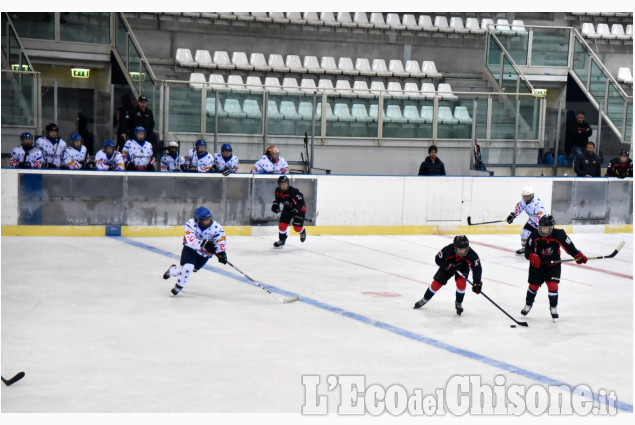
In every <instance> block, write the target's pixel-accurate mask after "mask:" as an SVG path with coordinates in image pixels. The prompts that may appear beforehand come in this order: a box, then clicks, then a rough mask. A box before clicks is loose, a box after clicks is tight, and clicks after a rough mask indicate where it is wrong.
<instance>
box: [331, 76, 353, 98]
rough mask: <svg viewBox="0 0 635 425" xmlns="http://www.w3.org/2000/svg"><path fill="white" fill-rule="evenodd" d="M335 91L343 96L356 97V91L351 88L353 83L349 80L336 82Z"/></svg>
mask: <svg viewBox="0 0 635 425" xmlns="http://www.w3.org/2000/svg"><path fill="white" fill-rule="evenodd" d="M335 91H336V92H337V94H339V95H340V96H343V97H354V96H355V93H354V92H353V89H352V88H351V83H350V82H349V81H348V80H337V81H336V82H335Z"/></svg>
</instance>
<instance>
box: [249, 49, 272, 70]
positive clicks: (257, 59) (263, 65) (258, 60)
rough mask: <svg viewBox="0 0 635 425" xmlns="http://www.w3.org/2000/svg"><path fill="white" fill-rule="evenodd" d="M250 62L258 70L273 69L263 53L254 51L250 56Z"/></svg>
mask: <svg viewBox="0 0 635 425" xmlns="http://www.w3.org/2000/svg"><path fill="white" fill-rule="evenodd" d="M249 63H250V64H251V65H252V66H253V67H254V69H255V70H256V71H271V67H270V66H269V65H267V61H266V60H265V55H263V54H262V53H252V54H251V55H250V56H249Z"/></svg>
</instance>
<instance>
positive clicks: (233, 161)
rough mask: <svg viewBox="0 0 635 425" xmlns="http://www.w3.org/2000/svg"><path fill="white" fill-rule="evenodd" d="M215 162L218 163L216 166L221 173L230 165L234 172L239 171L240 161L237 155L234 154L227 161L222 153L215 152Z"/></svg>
mask: <svg viewBox="0 0 635 425" xmlns="http://www.w3.org/2000/svg"><path fill="white" fill-rule="evenodd" d="M214 162H215V163H216V168H218V172H219V173H222V172H223V170H224V169H225V167H229V169H230V170H231V171H232V173H236V172H238V167H240V161H238V158H237V157H236V155H232V156H231V157H230V158H229V159H228V160H227V161H225V158H223V155H222V154H220V153H215V154H214Z"/></svg>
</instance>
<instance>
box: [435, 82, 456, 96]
mask: <svg viewBox="0 0 635 425" xmlns="http://www.w3.org/2000/svg"><path fill="white" fill-rule="evenodd" d="M437 93H439V96H441V97H442V98H443V99H447V100H457V99H458V96H457V95H455V94H454V93H452V87H451V86H450V84H448V83H440V84H439V85H438V86H437Z"/></svg>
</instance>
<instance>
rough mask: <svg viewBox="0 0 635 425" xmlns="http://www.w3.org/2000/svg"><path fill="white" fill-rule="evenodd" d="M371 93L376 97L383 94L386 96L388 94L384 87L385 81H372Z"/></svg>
mask: <svg viewBox="0 0 635 425" xmlns="http://www.w3.org/2000/svg"><path fill="white" fill-rule="evenodd" d="M370 92H371V93H372V94H373V95H375V96H379V95H381V94H385V93H386V86H384V82H383V81H372V82H371V83H370Z"/></svg>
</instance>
